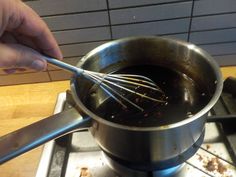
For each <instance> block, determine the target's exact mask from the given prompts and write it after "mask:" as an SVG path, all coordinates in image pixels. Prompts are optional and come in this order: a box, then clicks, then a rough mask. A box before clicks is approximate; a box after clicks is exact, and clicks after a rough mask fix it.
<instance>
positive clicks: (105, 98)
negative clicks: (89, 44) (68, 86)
mask: <svg viewBox="0 0 236 177" xmlns="http://www.w3.org/2000/svg"><path fill="white" fill-rule="evenodd" d="M78 67H82V68H84V69H87V70H92V71H96V72H105V73H114V72H117V73H128V74H130V73H131V74H140V75H144V76H147V77H148V78H150V79H152V80H153V81H154V82H155V83H156V84H157V85H158V86H159V87H160V88H161V89H162V90H163V91H164V93H165V96H166V97H167V102H168V104H167V105H165V104H155V103H153V102H151V101H146V100H145V99H142V98H139V97H138V96H134V95H133V94H127V93H125V94H124V96H125V97H127V98H129V99H130V100H131V101H132V102H135V103H138V104H139V105H140V106H142V107H143V108H144V109H145V111H144V112H140V111H139V110H137V109H134V108H133V107H132V106H131V105H128V109H124V108H123V107H122V106H121V105H120V104H119V103H118V102H116V101H115V100H114V99H113V98H111V97H109V95H107V94H106V93H105V92H104V91H103V90H102V89H101V88H100V87H99V86H98V85H96V84H94V83H93V82H91V81H89V80H87V79H85V78H84V77H78V78H76V79H75V80H74V82H75V85H76V92H77V96H78V99H79V100H80V101H79V103H80V104H83V105H84V106H85V107H86V108H87V109H88V110H89V111H91V112H93V113H94V114H96V115H98V116H99V117H101V118H103V119H106V120H108V121H111V122H115V123H118V124H122V125H128V126H136V127H156V126H163V125H169V124H173V123H177V122H180V121H182V120H184V119H187V118H190V117H191V116H193V115H194V114H196V113H198V112H199V111H200V110H202V109H203V108H204V107H206V105H207V104H208V103H209V102H210V100H211V99H212V98H213V96H214V95H215V94H216V90H217V89H216V88H217V81H218V79H219V78H218V75H217V73H216V70H217V69H216V68H215V65H214V63H213V64H212V63H211V58H210V56H209V55H207V54H206V53H204V52H203V51H202V50H200V49H199V48H197V47H196V46H194V45H191V44H186V43H182V42H178V41H175V40H169V39H164V38H156V37H154V38H153V37H150V38H149V37H145V38H128V39H123V40H118V41H114V42H110V43H107V44H104V45H102V46H100V47H98V48H96V49H95V50H93V51H92V52H90V53H89V54H88V55H86V56H85V57H84V58H83V60H82V62H80V63H79V64H78ZM206 76H207V77H206ZM148 94H149V93H148ZM151 96H152V95H151Z"/></svg>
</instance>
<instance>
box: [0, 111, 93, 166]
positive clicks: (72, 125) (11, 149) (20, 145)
mask: <svg viewBox="0 0 236 177" xmlns="http://www.w3.org/2000/svg"><path fill="white" fill-rule="evenodd" d="M89 122H90V119H87V120H84V119H83V118H82V117H81V116H80V115H79V114H78V112H77V110H75V109H74V108H72V109H70V110H68V111H64V112H62V113H59V114H55V115H53V116H50V117H48V118H46V119H43V120H41V121H38V122H36V123H34V124H31V125H29V126H26V127H24V128H22V129H19V130H16V131H14V132H12V133H10V134H7V135H5V136H2V137H0V164H2V163H4V162H6V161H8V160H10V159H12V158H14V157H16V156H18V155H20V154H22V153H25V152H27V151H29V150H31V149H33V148H35V147H38V146H39V145H41V144H43V143H46V142H48V141H50V140H52V139H54V138H57V137H59V136H61V135H64V134H67V133H69V132H71V131H72V130H75V129H76V128H78V127H88V123H89Z"/></svg>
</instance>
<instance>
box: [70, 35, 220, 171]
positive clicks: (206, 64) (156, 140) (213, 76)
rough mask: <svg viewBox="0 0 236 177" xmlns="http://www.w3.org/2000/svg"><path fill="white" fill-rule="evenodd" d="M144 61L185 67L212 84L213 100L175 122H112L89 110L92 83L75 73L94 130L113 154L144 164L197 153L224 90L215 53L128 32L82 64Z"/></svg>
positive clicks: (78, 96)
mask: <svg viewBox="0 0 236 177" xmlns="http://www.w3.org/2000/svg"><path fill="white" fill-rule="evenodd" d="M144 64H148V65H150V64H151V65H161V66H165V67H170V68H175V69H176V70H178V71H180V72H183V73H185V74H186V75H188V76H190V77H191V78H193V79H194V80H197V81H198V82H199V83H200V84H202V85H204V86H206V87H207V89H208V90H209V91H210V93H211V94H212V98H211V100H210V102H209V103H208V104H207V105H206V106H205V107H204V108H203V109H202V110H200V111H199V112H198V113H197V114H195V115H194V116H192V117H191V118H188V119H185V120H183V121H181V122H178V123H175V124H170V125H166V126H160V127H158V126H156V127H133V126H125V125H121V124H115V123H112V122H109V121H107V120H104V119H103V118H102V117H98V116H97V115H95V114H94V113H93V112H92V111H91V110H89V109H88V108H89V107H90V106H89V105H85V102H86V98H87V95H88V90H89V88H90V87H91V84H90V83H88V82H86V81H85V80H83V79H82V78H76V79H72V82H71V89H72V94H73V96H74V98H75V101H76V103H77V105H78V107H79V108H80V109H81V113H85V114H87V115H89V116H90V117H92V118H93V120H94V121H93V125H92V127H91V129H90V130H91V132H92V135H93V136H94V137H95V139H96V140H97V142H98V144H99V145H100V147H101V148H102V149H103V150H104V151H105V152H106V153H107V154H109V155H110V156H112V157H113V158H117V159H118V160H120V161H122V162H123V163H126V164H132V165H131V166H132V168H136V169H141V170H143V169H148V170H153V169H163V168H167V167H172V166H176V165H178V164H181V163H183V162H184V161H185V160H186V159H188V158H189V157H191V156H192V155H193V154H194V153H195V151H191V150H190V149H191V147H192V146H193V145H194V143H195V142H197V140H198V139H199V138H200V137H201V135H202V134H203V131H204V125H205V118H206V115H207V113H208V111H209V110H210V109H211V107H212V106H213V105H214V104H215V103H216V101H217V99H218V98H219V96H220V94H221V91H222V86H223V84H222V78H221V73H220V70H219V68H218V66H217V64H216V63H215V62H214V60H213V58H212V57H211V56H209V55H208V54H207V53H206V52H204V51H203V50H201V49H200V48H198V47H197V46H195V45H193V44H189V43H185V42H182V41H176V40H171V39H167V38H159V37H138V38H126V39H121V40H117V41H113V42H110V43H106V44H104V45H102V46H100V47H98V48H96V49H94V50H93V51H91V52H90V53H89V54H88V55H86V56H85V57H84V58H83V59H82V60H81V62H79V63H78V67H82V68H83V69H87V70H92V71H96V72H111V71H114V70H118V69H120V68H123V67H126V66H133V65H144ZM206 76H207V77H206ZM81 85H83V87H81ZM102 99H104V100H105V99H106V97H105V96H104V95H101V97H99V100H98V101H97V102H98V103H99V102H101V100H102ZM173 119H174V115H173Z"/></svg>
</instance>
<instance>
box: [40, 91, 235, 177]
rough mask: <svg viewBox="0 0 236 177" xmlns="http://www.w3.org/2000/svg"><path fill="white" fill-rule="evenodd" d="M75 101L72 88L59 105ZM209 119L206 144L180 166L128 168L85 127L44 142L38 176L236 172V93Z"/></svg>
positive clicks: (194, 176) (220, 175) (199, 176)
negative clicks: (146, 168)
mask: <svg viewBox="0 0 236 177" xmlns="http://www.w3.org/2000/svg"><path fill="white" fill-rule="evenodd" d="M227 90H228V89H227ZM233 95H234V96H233ZM65 100H66V101H65ZM74 105H75V103H74V101H73V99H72V96H71V94H70V91H67V93H66V94H65V93H62V94H60V95H59V101H58V104H57V108H58V107H61V108H59V109H60V110H61V109H62V108H63V109H70V108H71V107H72V106H74ZM60 110H59V111H60ZM57 111H58V110H57ZM207 122H208V123H207V124H206V135H205V138H204V143H203V145H202V146H201V147H197V145H195V146H196V147H193V148H199V150H198V151H197V153H196V154H195V155H194V156H193V157H191V158H190V159H189V160H187V161H186V162H185V163H184V164H181V165H179V166H177V167H172V168H170V169H166V170H162V171H152V172H140V171H135V170H132V169H129V168H126V167H125V166H122V165H120V164H119V163H117V162H115V161H114V160H112V159H110V158H108V157H106V155H104V153H103V152H102V151H101V150H100V148H99V147H98V146H97V144H96V143H95V142H94V139H93V137H92V135H91V134H90V133H89V132H88V130H82V131H79V132H75V133H73V134H68V135H66V136H63V137H61V138H58V139H57V140H54V141H51V142H49V143H47V144H46V145H45V147H44V152H43V154H42V158H41V162H40V165H39V168H38V171H37V174H36V177H133V176H134V177H155V176H156V177H207V176H210V177H234V176H236V168H235V164H236V129H235V123H236V97H235V94H231V93H228V92H223V93H222V95H221V97H220V99H219V101H218V102H217V103H216V105H215V106H214V107H213V109H212V110H211V115H210V116H209V118H208V120H207Z"/></svg>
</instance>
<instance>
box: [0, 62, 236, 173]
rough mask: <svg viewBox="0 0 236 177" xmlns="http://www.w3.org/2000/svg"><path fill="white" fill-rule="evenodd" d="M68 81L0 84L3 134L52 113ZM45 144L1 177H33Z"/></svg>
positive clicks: (232, 72) (233, 72)
mask: <svg viewBox="0 0 236 177" xmlns="http://www.w3.org/2000/svg"><path fill="white" fill-rule="evenodd" d="M222 73H223V76H224V78H226V77H228V76H234V77H236V67H224V68H222ZM68 88H69V81H61V82H50V83H39V84H27V85H16V86H6V87H0V112H1V114H0V136H2V135H4V134H7V133H9V132H11V131H14V130H16V129H18V128H21V127H23V126H26V125H29V124H31V123H33V122H35V121H37V120H40V119H42V118H45V117H48V116H50V115H51V114H52V113H53V110H54V106H55V103H56V98H57V95H58V93H60V92H64V91H66V90H67V89H68ZM41 151H42V147H39V148H37V149H34V150H32V151H30V152H27V153H25V154H24V155H22V156H20V157H17V158H15V159H14V160H11V161H9V162H7V163H5V164H4V165H1V166H0V177H34V176H35V173H36V170H37V165H38V163H39V158H40V155H41Z"/></svg>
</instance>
